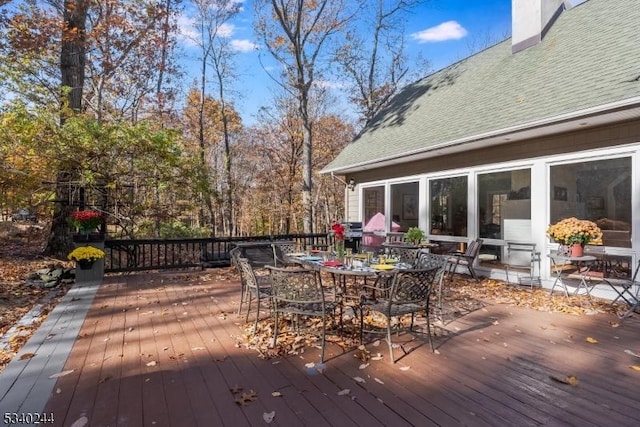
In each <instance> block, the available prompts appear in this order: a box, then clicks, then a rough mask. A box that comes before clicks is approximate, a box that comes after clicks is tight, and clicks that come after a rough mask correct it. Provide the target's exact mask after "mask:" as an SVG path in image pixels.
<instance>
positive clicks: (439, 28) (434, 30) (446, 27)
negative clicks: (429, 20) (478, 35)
mask: <svg viewBox="0 0 640 427" xmlns="http://www.w3.org/2000/svg"><path fill="white" fill-rule="evenodd" d="M466 35H467V30H466V29H465V28H464V27H463V26H462V25H460V24H458V23H457V22H456V21H447V22H443V23H442V24H440V25H436V26H435V27H431V28H427V29H426V30H422V31H418V32H417V33H413V34H411V38H412V39H414V40H417V41H418V43H432V42H443V41H446V40H459V39H461V38H463V37H464V36H466Z"/></svg>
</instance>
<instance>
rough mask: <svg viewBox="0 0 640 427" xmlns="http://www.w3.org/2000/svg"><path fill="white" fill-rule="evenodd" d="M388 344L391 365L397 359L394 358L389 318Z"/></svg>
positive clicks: (389, 319)
mask: <svg viewBox="0 0 640 427" xmlns="http://www.w3.org/2000/svg"><path fill="white" fill-rule="evenodd" d="M387 344H388V345H389V358H390V359H391V364H392V365H393V364H394V363H395V359H394V358H393V342H392V341H391V318H390V317H389V318H387Z"/></svg>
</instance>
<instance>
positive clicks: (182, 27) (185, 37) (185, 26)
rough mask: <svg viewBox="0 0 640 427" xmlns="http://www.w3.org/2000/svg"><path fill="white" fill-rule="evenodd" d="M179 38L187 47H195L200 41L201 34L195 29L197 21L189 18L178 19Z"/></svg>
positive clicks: (181, 17)
mask: <svg viewBox="0 0 640 427" xmlns="http://www.w3.org/2000/svg"><path fill="white" fill-rule="evenodd" d="M177 24H178V37H179V39H180V40H182V42H183V43H184V44H186V45H187V46H195V45H196V44H197V42H196V40H200V33H199V32H198V30H196V28H195V20H194V19H193V18H189V17H187V16H184V15H181V16H179V17H178V22H177Z"/></svg>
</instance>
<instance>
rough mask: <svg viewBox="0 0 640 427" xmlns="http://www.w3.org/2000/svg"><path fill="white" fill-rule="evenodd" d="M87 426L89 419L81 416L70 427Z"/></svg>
mask: <svg viewBox="0 0 640 427" xmlns="http://www.w3.org/2000/svg"><path fill="white" fill-rule="evenodd" d="M88 424H89V418H87V417H85V416H82V417H80V418H78V419H77V420H75V421H74V422H73V424H71V427H84V426H86V425H88Z"/></svg>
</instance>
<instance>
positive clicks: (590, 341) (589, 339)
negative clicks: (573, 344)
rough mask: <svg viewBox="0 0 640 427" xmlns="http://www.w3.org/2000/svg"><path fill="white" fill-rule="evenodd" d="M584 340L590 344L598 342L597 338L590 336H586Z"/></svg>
mask: <svg viewBox="0 0 640 427" xmlns="http://www.w3.org/2000/svg"><path fill="white" fill-rule="evenodd" d="M585 341H586V342H588V343H590V344H598V340H597V339H595V338H591V337H587V339H586V340H585Z"/></svg>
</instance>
